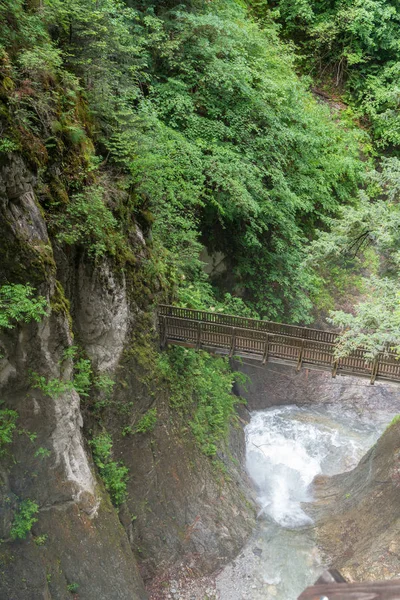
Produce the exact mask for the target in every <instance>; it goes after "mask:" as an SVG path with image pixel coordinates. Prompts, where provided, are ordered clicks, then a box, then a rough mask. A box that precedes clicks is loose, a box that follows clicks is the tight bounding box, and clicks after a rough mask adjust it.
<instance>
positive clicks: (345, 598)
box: [297, 569, 400, 600]
mask: <svg viewBox="0 0 400 600" xmlns="http://www.w3.org/2000/svg"><path fill="white" fill-rule="evenodd" d="M324 598H327V599H328V600H399V599H400V579H395V580H394V579H391V580H388V581H375V582H373V581H371V582H364V583H347V582H346V580H345V579H344V578H343V577H342V576H341V575H340V573H339V572H338V571H336V570H335V569H334V570H329V571H326V572H325V573H324V574H323V575H321V577H320V578H319V579H318V581H317V582H316V583H315V585H313V586H312V587H309V588H307V589H306V590H305V591H304V592H303V593H302V594H301V595H300V596H299V597H298V599H297V600H321V599H324Z"/></svg>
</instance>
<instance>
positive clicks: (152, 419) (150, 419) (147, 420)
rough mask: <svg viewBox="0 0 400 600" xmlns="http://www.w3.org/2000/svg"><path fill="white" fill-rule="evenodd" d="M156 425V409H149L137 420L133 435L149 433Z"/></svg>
mask: <svg viewBox="0 0 400 600" xmlns="http://www.w3.org/2000/svg"><path fill="white" fill-rule="evenodd" d="M156 424H157V409H156V408H150V409H149V410H148V411H147V412H146V413H145V414H144V415H143V416H142V418H141V419H140V420H139V422H138V424H137V425H136V427H135V433H150V431H153V429H154V428H155V426H156Z"/></svg>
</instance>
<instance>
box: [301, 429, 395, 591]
mask: <svg viewBox="0 0 400 600" xmlns="http://www.w3.org/2000/svg"><path fill="white" fill-rule="evenodd" d="M314 487H315V494H316V497H317V502H316V504H315V505H314V506H311V510H312V512H313V513H314V516H315V519H316V522H317V528H316V532H317V539H318V541H319V544H320V546H321V549H322V550H323V552H324V553H325V555H326V556H327V558H328V560H329V562H330V563H331V564H332V565H333V566H334V567H336V568H337V569H338V570H339V571H340V572H341V573H342V574H343V575H344V577H345V578H346V579H347V580H348V581H379V580H386V579H393V578H398V577H399V574H400V544H399V538H400V423H395V424H393V425H391V426H390V427H389V428H388V429H387V430H386V432H385V433H384V434H383V436H382V437H381V438H380V439H379V440H378V442H377V443H376V445H375V446H374V447H373V448H372V449H371V450H370V451H369V452H368V454H366V456H365V457H364V458H363V459H362V460H361V462H360V463H359V465H358V466H357V467H356V468H355V469H354V470H353V471H350V472H349V473H344V474H341V475H336V476H335V477H327V478H318V479H317V480H316V481H315V486H314Z"/></svg>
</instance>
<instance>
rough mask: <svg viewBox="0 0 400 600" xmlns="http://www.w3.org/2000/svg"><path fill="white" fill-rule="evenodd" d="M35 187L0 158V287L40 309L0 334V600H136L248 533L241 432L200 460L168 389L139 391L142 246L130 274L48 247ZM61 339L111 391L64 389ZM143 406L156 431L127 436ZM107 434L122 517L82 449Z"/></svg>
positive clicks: (150, 326) (143, 327)
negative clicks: (5, 432)
mask: <svg viewBox="0 0 400 600" xmlns="http://www.w3.org/2000/svg"><path fill="white" fill-rule="evenodd" d="M35 186H36V179H35V176H34V173H33V172H32V171H31V170H30V169H29V168H28V167H27V166H26V164H25V163H24V161H23V160H22V159H21V158H20V157H18V156H17V155H13V156H11V157H10V158H8V159H7V160H2V163H1V165H0V211H1V216H0V221H1V235H0V254H1V256H2V261H1V264H0V275H1V280H2V281H5V282H7V281H9V282H18V281H30V282H31V283H32V285H34V286H35V288H36V290H37V293H40V294H41V295H43V296H44V297H46V299H47V302H48V306H49V310H48V316H47V317H45V318H44V319H43V320H42V321H41V322H39V323H35V322H33V323H29V324H19V325H18V326H16V327H15V328H14V329H10V330H2V331H1V335H0V350H1V359H0V388H1V396H0V398H1V400H2V402H3V403H4V407H6V408H7V409H10V410H14V411H17V413H18V421H17V425H18V432H17V433H16V434H15V435H14V437H13V443H12V444H11V445H10V447H9V448H7V449H6V450H4V451H2V454H1V457H0V459H1V468H0V477H1V486H0V538H1V539H2V544H1V547H0V571H1V578H0V596H1V597H4V598H8V599H9V600H19V599H21V600H22V599H24V600H27V599H30V598H31V599H32V600H37V599H38V598H45V599H50V598H54V599H55V598H57V600H62V599H63V598H65V599H66V598H70V597H71V593H72V592H77V594H78V595H77V597H80V598H84V599H87V600H90V599H95V598H96V599H97V600H100V599H104V600H106V599H107V600H109V599H110V598H113V600H114V599H128V598H129V599H130V600H132V599H137V600H142V599H144V598H146V597H147V596H146V592H145V589H144V585H143V577H144V578H145V579H146V580H151V579H152V578H153V577H154V575H155V572H156V570H157V573H158V574H160V573H161V572H162V571H163V569H168V568H171V567H174V566H176V565H177V564H178V563H179V565H180V567H183V566H187V567H188V568H190V569H191V570H192V572H193V573H203V572H207V571H210V570H213V569H215V568H216V566H218V565H219V564H223V563H224V562H226V561H227V560H228V559H229V558H231V557H232V556H233V555H234V554H235V553H236V552H237V551H238V550H239V548H240V547H241V545H242V544H243V542H244V540H245V539H246V537H247V536H248V534H249V532H250V531H251V529H252V526H253V523H254V509H253V504H252V500H251V497H249V494H248V491H247V490H248V486H247V482H246V481H244V479H243V474H242V471H241V461H242V457H243V449H244V439H243V433H242V430H241V429H240V428H236V429H233V430H232V435H231V443H230V447H229V448H228V446H227V447H226V451H224V452H223V451H222V450H221V452H220V456H219V460H218V462H217V461H211V460H210V459H209V458H208V457H207V456H204V454H202V453H201V452H200V450H199V448H198V446H197V445H196V444H195V442H194V440H193V438H192V437H191V436H190V434H189V433H188V431H187V427H186V428H185V423H184V421H183V420H182V418H181V417H180V416H179V415H178V414H177V413H176V411H175V412H174V411H173V410H172V409H171V407H170V405H169V399H168V396H167V394H166V393H165V392H163V391H162V390H161V389H157V388H155V387H154V386H152V385H151V383H150V384H149V381H148V379H149V371H148V365H147V364H146V352H149V347H150V348H151V349H152V351H153V352H156V332H155V327H154V326H155V321H154V315H153V312H152V307H151V304H150V300H149V298H151V297H153V298H154V296H153V295H154V294H156V293H157V289H154V290H150V291H147V293H144V290H143V283H142V279H141V277H140V273H141V269H142V268H143V263H144V262H145V257H146V253H147V249H146V241H145V239H144V237H143V234H142V233H141V231H140V229H139V228H138V227H136V228H135V231H136V234H135V236H134V237H132V239H131V242H132V248H133V250H134V252H135V256H136V267H135V272H133V270H131V272H126V271H122V270H121V269H118V268H117V267H116V265H115V264H113V263H112V262H111V261H109V260H105V259H104V260H100V261H97V262H96V263H95V262H94V261H93V260H92V259H90V258H89V257H88V255H87V254H86V253H85V252H84V251H83V250H82V248H79V247H74V246H72V247H69V248H68V251H66V249H65V248H63V247H62V246H61V245H59V244H57V242H55V240H52V239H50V237H49V234H48V231H47V227H46V224H45V221H44V218H43V214H42V211H41V209H40V208H39V205H38V203H37V201H36V197H35ZM143 337H147V346H146V345H143V341H141V340H143ZM149 340H150V341H151V343H149ZM72 344H79V346H80V347H81V348H82V349H83V350H84V352H85V353H86V355H87V356H88V357H89V358H90V360H91V363H92V368H93V370H94V372H95V373H96V375H97V376H98V375H101V374H104V375H107V377H112V378H113V380H114V387H113V393H112V394H111V395H108V396H107V397H105V395H104V393H103V392H102V391H101V390H100V391H98V392H95V393H94V396H93V397H89V398H87V397H85V396H82V397H81V398H80V397H79V395H78V393H77V392H76V390H74V389H73V388H71V387H69V386H68V385H67V384H68V382H71V381H72V377H73V362H72V358H70V357H68V354H67V355H66V354H65V350H66V349H68V348H70V347H71V345H72ZM34 373H36V374H37V376H40V377H43V378H44V381H47V382H49V381H57V382H59V384H60V386H61V387H60V390H59V393H57V394H50V395H49V393H45V391H44V390H43V386H42V389H40V387H39V388H38V387H37V386H35V385H34V383H33V381H34V376H33V374H34ZM64 384H65V385H64ZM63 386H64V387H63ZM152 406H155V407H157V414H158V418H157V424H156V426H155V428H154V430H153V431H152V432H151V433H145V432H144V433H140V434H139V433H136V434H135V433H134V427H133V428H129V427H130V426H131V425H132V426H133V425H134V424H135V423H137V422H138V420H139V419H140V417H141V416H142V415H143V414H144V413H145V412H146V411H147V410H148V409H149V408H150V407H152ZM104 428H106V429H107V431H108V432H109V434H110V435H111V436H112V439H113V444H114V445H113V458H114V459H115V460H117V461H120V460H121V459H122V460H123V463H124V464H125V466H126V467H127V468H128V470H129V479H128V485H127V492H128V493H127V498H126V501H125V502H124V503H123V504H122V505H121V507H120V510H119V511H117V510H116V509H115V508H114V507H113V506H112V503H111V501H110V497H109V494H108V492H107V490H106V489H105V487H104V484H103V482H102V481H101V479H100V478H99V476H98V473H97V469H96V467H95V465H94V462H93V460H92V454H91V448H90V444H89V440H90V439H91V438H92V437H93V435H94V434H95V433H96V432H99V431H102V430H103V429H104ZM124 431H125V433H123V432H124ZM126 432H128V433H126ZM233 457H236V458H235V460H234V459H233ZM27 499H29V500H31V501H33V502H35V503H36V504H37V505H38V513H37V515H36V517H37V521H36V522H35V523H34V524H33V527H32V529H31V531H30V532H29V533H28V534H27V536H26V539H22V540H13V539H11V536H10V531H11V528H12V525H13V523H15V519H16V518H17V517H18V514H19V510H20V508H21V506H22V504H23V502H24V501H25V500H27ZM138 565H140V569H141V574H140V573H139V567H138Z"/></svg>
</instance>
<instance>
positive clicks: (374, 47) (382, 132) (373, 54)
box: [250, 0, 400, 146]
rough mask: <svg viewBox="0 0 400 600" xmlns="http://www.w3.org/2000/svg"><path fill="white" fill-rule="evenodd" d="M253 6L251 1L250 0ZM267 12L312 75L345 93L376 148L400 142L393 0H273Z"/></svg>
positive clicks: (399, 11)
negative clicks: (328, 79)
mask: <svg viewBox="0 0 400 600" xmlns="http://www.w3.org/2000/svg"><path fill="white" fill-rule="evenodd" d="M250 4H253V1H250ZM274 4H275V8H274V9H273V11H272V14H273V15H274V16H275V17H277V18H278V19H279V20H280V22H281V23H283V25H284V31H285V33H286V35H288V36H291V37H293V38H294V39H295V41H296V42H297V44H298V47H299V49H300V51H301V53H302V55H303V59H304V60H305V62H306V63H307V66H308V68H309V67H310V65H311V66H312V67H313V68H314V73H315V74H316V75H317V76H318V75H321V78H322V79H326V76H327V73H328V74H329V75H330V76H331V79H332V80H333V83H334V84H335V85H336V86H339V87H342V86H343V85H345V87H346V89H347V90H348V91H350V92H351V94H352V97H353V99H354V100H355V101H356V105H357V108H358V112H359V114H361V115H364V116H366V117H368V119H369V121H370V124H371V125H372V132H373V134H374V136H375V139H376V141H377V143H378V144H379V145H381V146H390V145H392V144H396V145H398V144H399V142H400V117H399V113H398V110H397V109H398V94H399V68H400V67H399V64H400V62H399V61H400V47H399V43H398V29H399V25H400V7H399V4H398V2H396V0H367V1H365V0H334V1H332V2H329V3H327V2H313V1H312V0H278V2H276V3H274ZM264 14H265V13H264Z"/></svg>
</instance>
